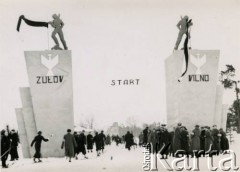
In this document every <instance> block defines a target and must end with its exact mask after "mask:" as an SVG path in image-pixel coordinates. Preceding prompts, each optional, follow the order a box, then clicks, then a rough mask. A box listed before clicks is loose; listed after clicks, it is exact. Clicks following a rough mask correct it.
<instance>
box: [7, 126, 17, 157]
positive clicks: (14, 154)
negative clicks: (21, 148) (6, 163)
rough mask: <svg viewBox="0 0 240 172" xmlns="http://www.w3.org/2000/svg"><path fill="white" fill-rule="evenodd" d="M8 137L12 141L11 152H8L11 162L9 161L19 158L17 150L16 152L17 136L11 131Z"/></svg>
mask: <svg viewBox="0 0 240 172" xmlns="http://www.w3.org/2000/svg"><path fill="white" fill-rule="evenodd" d="M9 137H10V139H11V141H12V144H11V150H10V155H11V160H10V161H14V160H18V158H19V156H18V150H17V147H18V143H19V137H18V134H17V133H16V132H15V130H14V129H12V130H11V133H10V135H9Z"/></svg>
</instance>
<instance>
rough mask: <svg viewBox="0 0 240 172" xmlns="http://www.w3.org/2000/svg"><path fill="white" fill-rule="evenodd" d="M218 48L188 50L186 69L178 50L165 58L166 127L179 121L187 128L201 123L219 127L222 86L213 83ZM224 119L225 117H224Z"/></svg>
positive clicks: (216, 76)
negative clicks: (180, 78)
mask: <svg viewBox="0 0 240 172" xmlns="http://www.w3.org/2000/svg"><path fill="white" fill-rule="evenodd" d="M219 55H220V51H219V50H189V59H188V70H187V72H186V74H185V75H184V76H183V77H182V80H181V82H179V81H178V79H179V77H180V75H181V73H182V71H183V69H184V67H185V64H186V62H185V58H184V52H183V51H182V50H176V51H174V53H173V54H172V55H171V56H170V57H168V58H167V59H166V60H165V74H166V100H167V123H168V126H169V127H170V128H172V127H174V126H176V125H177V123H178V122H181V123H183V125H185V126H187V128H189V129H190V130H191V129H193V128H194V126H195V125H196V124H198V125H201V126H206V125H208V126H212V125H213V124H216V125H218V127H221V126H222V123H224V122H223V121H222V120H223V119H221V118H222V116H223V115H222V109H223V108H222V94H223V89H222V88H221V87H220V86H218V85H217V81H218V63H219ZM224 120H226V119H224Z"/></svg>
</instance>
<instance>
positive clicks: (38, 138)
mask: <svg viewBox="0 0 240 172" xmlns="http://www.w3.org/2000/svg"><path fill="white" fill-rule="evenodd" d="M42 141H45V142H47V141H48V139H45V138H44V137H43V136H42V132H41V131H39V132H38V135H37V136H36V137H35V138H34V139H33V141H32V143H31V147H32V146H33V144H34V143H35V151H36V152H35V154H34V156H33V161H34V162H37V161H36V160H35V159H36V158H37V159H38V162H42V161H41V159H40V158H41V144H42Z"/></svg>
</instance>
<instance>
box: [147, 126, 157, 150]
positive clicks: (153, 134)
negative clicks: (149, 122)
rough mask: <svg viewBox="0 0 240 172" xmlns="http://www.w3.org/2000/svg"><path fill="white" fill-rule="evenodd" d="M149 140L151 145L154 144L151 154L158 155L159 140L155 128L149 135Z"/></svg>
mask: <svg viewBox="0 0 240 172" xmlns="http://www.w3.org/2000/svg"><path fill="white" fill-rule="evenodd" d="M148 140H149V143H150V144H152V147H151V148H152V149H151V153H152V154H156V153H157V151H158V145H159V138H158V133H157V131H156V129H155V128H154V129H153V130H152V132H150V133H149V137H148Z"/></svg>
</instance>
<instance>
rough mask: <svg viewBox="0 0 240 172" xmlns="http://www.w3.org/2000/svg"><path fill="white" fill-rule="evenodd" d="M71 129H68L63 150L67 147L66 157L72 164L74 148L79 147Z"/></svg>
mask: <svg viewBox="0 0 240 172" xmlns="http://www.w3.org/2000/svg"><path fill="white" fill-rule="evenodd" d="M71 131H72V130H71V129H67V134H65V135H64V136H63V142H62V146H61V148H62V149H63V147H64V146H65V156H66V157H68V158H69V162H71V158H72V157H74V148H76V147H77V143H76V140H75V138H74V136H73V134H71Z"/></svg>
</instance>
